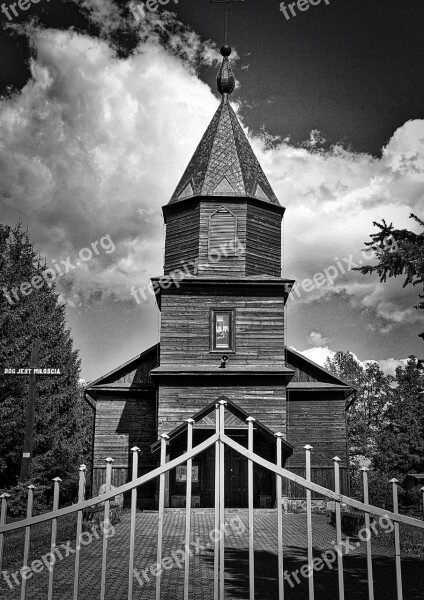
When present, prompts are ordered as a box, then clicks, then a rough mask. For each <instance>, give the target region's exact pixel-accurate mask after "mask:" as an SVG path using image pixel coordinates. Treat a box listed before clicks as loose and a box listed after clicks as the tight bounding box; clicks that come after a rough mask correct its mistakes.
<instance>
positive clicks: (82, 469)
mask: <svg viewBox="0 0 424 600" xmlns="http://www.w3.org/2000/svg"><path fill="white" fill-rule="evenodd" d="M86 470H87V467H86V466H85V464H84V463H83V464H82V465H80V468H79V469H78V471H86Z"/></svg>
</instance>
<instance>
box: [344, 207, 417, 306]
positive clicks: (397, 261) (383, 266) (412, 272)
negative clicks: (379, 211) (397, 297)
mask: <svg viewBox="0 0 424 600" xmlns="http://www.w3.org/2000/svg"><path fill="white" fill-rule="evenodd" d="M410 218H411V219H413V220H414V221H415V222H416V223H418V224H419V225H421V226H422V227H424V221H422V220H421V219H420V218H419V217H417V216H416V215H413V214H411V215H410ZM374 226H375V227H377V228H378V230H379V231H378V232H377V233H373V234H371V235H370V237H371V241H370V242H366V243H365V245H366V246H367V247H368V248H369V249H370V250H372V251H374V253H375V256H376V258H377V260H378V263H377V264H376V265H366V266H364V267H360V268H358V269H356V270H357V271H361V272H362V273H364V274H367V273H368V274H372V273H375V272H376V273H378V275H379V277H380V281H381V282H382V283H385V282H386V281H387V278H388V277H399V276H404V277H405V280H404V283H403V287H406V286H407V285H414V286H417V285H418V286H421V287H422V286H423V283H424V232H422V233H419V234H417V233H414V232H413V231H409V230H408V229H395V228H394V227H393V224H392V223H391V224H390V225H387V223H386V221H384V220H383V221H382V222H381V223H376V222H374ZM421 297H423V296H421Z"/></svg>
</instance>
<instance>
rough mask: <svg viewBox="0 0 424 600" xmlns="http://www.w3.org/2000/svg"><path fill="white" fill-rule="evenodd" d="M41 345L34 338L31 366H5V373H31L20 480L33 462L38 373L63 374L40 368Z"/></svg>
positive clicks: (57, 370) (56, 370)
mask: <svg viewBox="0 0 424 600" xmlns="http://www.w3.org/2000/svg"><path fill="white" fill-rule="evenodd" d="M39 346H40V340H39V339H37V338H36V339H34V340H33V342H32V350H31V365H30V367H23V368H18V369H16V368H12V369H10V368H5V369H4V375H27V376H28V375H29V386H28V403H27V409H26V420H25V438H24V449H23V454H22V463H21V476H20V481H25V480H26V479H27V478H28V476H29V473H30V469H31V462H32V446H33V439H34V421H35V396H36V385H37V375H61V371H60V369H40V368H38V350H39Z"/></svg>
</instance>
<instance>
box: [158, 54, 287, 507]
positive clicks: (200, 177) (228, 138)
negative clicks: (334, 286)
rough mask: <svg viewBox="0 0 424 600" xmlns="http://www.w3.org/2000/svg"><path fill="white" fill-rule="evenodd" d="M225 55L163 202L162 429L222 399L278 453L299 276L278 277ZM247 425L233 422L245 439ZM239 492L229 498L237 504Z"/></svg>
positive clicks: (271, 203)
mask: <svg viewBox="0 0 424 600" xmlns="http://www.w3.org/2000/svg"><path fill="white" fill-rule="evenodd" d="M221 54H222V55H223V62H222V66H221V68H220V71H219V74H218V79H217V83H218V90H219V92H220V94H221V96H222V100H221V103H220V106H219V108H218V110H217V111H216V114H215V116H214V117H213V119H212V121H211V123H210V125H209V127H208V129H207V130H206V133H205V134H204V136H203V139H202V140H201V142H200V144H199V146H198V148H197V150H196V152H195V153H194V155H193V158H192V159H191V161H190V163H189V165H188V167H187V169H186V171H185V173H184V175H183V177H182V179H181V181H180V183H179V184H178V186H177V188H176V190H175V192H174V194H173V196H172V198H171V200H170V202H169V204H168V205H167V206H165V207H164V209H163V214H164V218H165V223H166V243H165V265H164V272H165V279H166V281H167V283H165V279H164V278H156V279H154V280H153V285H154V286H155V288H156V292H157V298H158V305H159V307H160V310H161V348H160V366H159V367H158V368H156V369H154V370H153V371H152V378H153V381H155V382H156V383H157V385H158V433H159V435H160V434H162V433H169V432H170V431H172V430H174V429H175V428H177V427H178V426H179V425H180V424H181V423H183V422H184V420H186V419H188V418H191V417H192V416H193V415H194V414H195V413H196V412H198V411H201V410H202V409H204V408H205V407H206V406H208V405H210V404H211V403H214V402H216V401H217V400H218V399H219V398H221V397H225V398H226V399H228V400H230V401H231V402H232V403H234V405H235V406H236V407H238V408H239V409H241V410H242V411H245V413H246V415H250V416H252V417H254V418H255V419H257V420H258V421H259V422H260V423H261V424H262V425H263V426H265V428H268V429H269V434H270V438H271V439H269V440H268V444H269V445H270V446H272V450H270V452H271V454H272V452H273V447H274V439H273V437H272V436H273V433H276V432H281V433H283V435H284V436H286V388H287V384H288V382H289V381H290V379H291V377H292V375H293V374H294V371H293V370H292V369H288V368H287V367H286V362H285V340H284V307H285V304H286V301H287V298H288V294H289V293H290V290H291V287H292V285H293V283H294V282H293V281H292V280H287V279H284V278H282V277H281V223H282V218H283V216H284V211H285V209H284V208H283V207H282V206H281V205H280V203H279V202H278V199H277V197H276V196H275V194H274V192H273V190H272V188H271V185H270V184H269V182H268V180H267V178H266V176H265V174H264V172H263V170H262V168H261V166H260V164H259V162H258V160H257V158H256V156H255V154H254V152H253V150H252V148H251V146H250V144H249V141H248V139H247V137H246V135H245V133H244V131H243V129H242V127H241V125H240V123H239V121H238V119H237V116H236V114H235V112H234V110H233V109H232V108H231V105H230V103H229V97H230V95H231V93H232V92H233V90H234V87H235V79H234V75H233V73H232V70H231V65H230V62H229V56H230V54H231V49H230V48H229V47H228V46H224V47H223V48H222V49H221ZM223 356H224V358H223ZM246 427H247V424H246V423H243V422H242V421H240V420H239V419H238V420H237V422H236V421H235V423H234V430H235V431H236V432H237V433H238V436H239V437H240V435H242V434H241V432H240V429H241V430H245V429H246ZM198 428H199V426H198ZM203 428H204V429H206V425H205V424H203ZM195 430H196V428H195ZM238 441H240V440H238ZM265 442H266V440H264V445H265V446H266V443H265ZM170 445H171V449H172V440H171V444H170ZM290 453H291V451H290V448H289V445H288V444H287V455H288V454H290ZM269 458H272V457H271V455H269ZM239 487H240V486H239ZM246 487H247V486H246ZM235 496H237V494H236V493H234V498H233V500H232V499H231V498H229V499H228V505H231V504H235V505H237V503H238V501H237V499H236V497H235ZM206 503H207V501H206Z"/></svg>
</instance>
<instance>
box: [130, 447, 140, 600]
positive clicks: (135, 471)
mask: <svg viewBox="0 0 424 600" xmlns="http://www.w3.org/2000/svg"><path fill="white" fill-rule="evenodd" d="M131 452H132V456H133V460H132V480H133V481H135V480H136V479H137V477H138V454H139V452H140V448H138V447H137V446H134V447H133V448H131ZM137 490H138V488H136V487H135V488H133V489H132V490H131V525H130V558H129V567H128V600H132V598H133V590H134V548H135V523H136V517H137Z"/></svg>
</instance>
